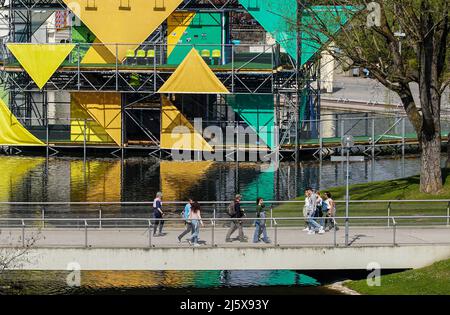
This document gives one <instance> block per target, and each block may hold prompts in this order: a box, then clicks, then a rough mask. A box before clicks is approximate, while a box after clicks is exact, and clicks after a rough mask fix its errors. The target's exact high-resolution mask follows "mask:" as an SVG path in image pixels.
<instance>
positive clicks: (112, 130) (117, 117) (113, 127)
mask: <svg viewBox="0 0 450 315" xmlns="http://www.w3.org/2000/svg"><path fill="white" fill-rule="evenodd" d="M71 98H72V102H73V104H74V105H75V104H76V106H79V107H81V108H82V109H84V110H85V111H86V112H87V113H88V114H89V116H91V117H92V118H93V119H94V120H95V121H96V122H97V124H98V125H100V126H101V127H102V128H103V129H104V131H105V132H106V133H107V134H108V135H109V136H110V137H111V139H113V140H114V142H115V143H117V144H118V145H121V142H122V116H121V104H122V103H121V95H120V93H104V92H96V93H87V92H86V93H83V92H75V93H71Z"/></svg>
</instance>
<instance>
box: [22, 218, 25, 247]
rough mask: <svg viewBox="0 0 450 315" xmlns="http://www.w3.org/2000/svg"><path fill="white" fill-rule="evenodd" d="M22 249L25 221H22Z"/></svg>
mask: <svg viewBox="0 0 450 315" xmlns="http://www.w3.org/2000/svg"><path fill="white" fill-rule="evenodd" d="M22 247H25V221H24V220H22Z"/></svg>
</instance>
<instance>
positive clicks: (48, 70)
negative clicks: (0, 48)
mask: <svg viewBox="0 0 450 315" xmlns="http://www.w3.org/2000/svg"><path fill="white" fill-rule="evenodd" d="M6 46H7V47H8V49H9V50H10V51H11V53H12V54H13V55H14V57H16V59H17V61H19V63H20V64H21V65H22V67H23V68H24V69H25V71H26V72H27V73H28V74H29V75H30V77H31V78H32V79H33V81H34V82H35V83H36V85H37V86H38V87H39V89H42V88H43V87H44V86H45V84H46V83H47V81H48V80H49V79H50V78H51V76H52V75H53V74H54V73H55V71H56V70H57V69H58V68H59V66H60V65H61V64H62V63H63V61H64V59H66V57H67V56H68V55H69V54H70V52H71V51H72V49H73V48H74V47H75V45H74V44H6Z"/></svg>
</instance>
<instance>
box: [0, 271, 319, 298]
mask: <svg viewBox="0 0 450 315" xmlns="http://www.w3.org/2000/svg"><path fill="white" fill-rule="evenodd" d="M68 276H69V273H68V272H66V271H45V272H44V271H8V272H5V273H3V274H2V278H1V284H2V287H3V289H0V293H2V292H3V293H17V292H20V293H22V294H56V293H81V294H89V293H95V292H100V291H105V290H106V291H107V290H120V291H122V292H124V291H125V292H126V290H133V291H134V292H139V293H145V292H146V291H151V290H158V289H163V288H170V289H188V288H196V289H201V288H225V287H226V288H237V287H267V288H270V287H275V286H286V287H287V286H298V287H315V286H319V285H320V283H319V282H317V281H316V280H315V279H314V278H311V277H309V276H307V275H303V274H299V273H297V272H295V271H290V270H266V271H265V270H258V271H252V270H250V271H239V270H233V271H214V270H211V271H82V273H81V284H80V287H69V286H68V285H67V282H66V279H67V277H68Z"/></svg>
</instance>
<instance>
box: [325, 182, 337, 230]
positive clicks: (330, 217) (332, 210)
mask: <svg viewBox="0 0 450 315" xmlns="http://www.w3.org/2000/svg"><path fill="white" fill-rule="evenodd" d="M325 196H326V198H327V199H326V200H325V203H326V204H327V208H328V211H327V215H326V217H327V218H326V220H325V224H324V228H325V230H326V231H329V230H331V229H332V228H334V229H335V230H336V231H337V230H339V228H338V227H337V225H336V221H335V219H334V217H335V216H336V203H335V202H334V200H333V198H332V195H331V193H330V192H329V191H327V192H326V193H325Z"/></svg>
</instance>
